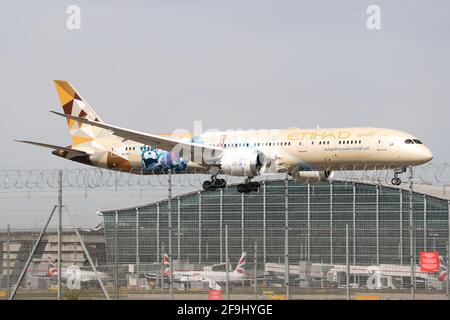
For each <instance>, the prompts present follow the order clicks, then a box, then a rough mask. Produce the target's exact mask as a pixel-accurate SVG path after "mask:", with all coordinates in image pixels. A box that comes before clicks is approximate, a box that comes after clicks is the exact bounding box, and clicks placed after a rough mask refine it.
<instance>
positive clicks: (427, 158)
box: [421, 146, 433, 162]
mask: <svg viewBox="0 0 450 320" xmlns="http://www.w3.org/2000/svg"><path fill="white" fill-rule="evenodd" d="M421 156H422V159H423V161H424V162H428V161H431V160H432V159H433V154H432V153H431V150H430V149H428V148H427V147H425V146H424V150H423V151H422V154H421Z"/></svg>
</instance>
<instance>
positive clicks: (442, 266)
mask: <svg viewBox="0 0 450 320" xmlns="http://www.w3.org/2000/svg"><path fill="white" fill-rule="evenodd" d="M447 277H448V270H447V267H446V263H445V261H444V258H443V257H442V256H441V255H439V276H438V280H439V281H441V282H444V281H445V280H446V279H447Z"/></svg>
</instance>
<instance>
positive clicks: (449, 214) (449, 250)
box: [447, 201, 450, 299]
mask: <svg viewBox="0 0 450 320" xmlns="http://www.w3.org/2000/svg"><path fill="white" fill-rule="evenodd" d="M447 206H448V212H447V220H448V224H447V232H448V235H447V299H450V274H449V272H450V201H448V202H447Z"/></svg>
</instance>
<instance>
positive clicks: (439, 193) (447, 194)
mask: <svg viewBox="0 0 450 320" xmlns="http://www.w3.org/2000/svg"><path fill="white" fill-rule="evenodd" d="M281 181H284V179H272V180H263V181H260V182H261V183H266V184H270V183H275V182H281ZM289 181H291V182H292V181H293V180H289ZM332 182H339V183H350V184H353V183H355V184H359V185H367V186H381V187H383V188H390V189H396V190H403V191H405V192H409V186H392V185H390V184H386V183H376V182H373V181H361V180H351V181H348V180H339V179H335V180H333V181H332ZM237 185H238V183H234V184H230V185H228V187H227V188H236V187H237ZM205 192H206V191H204V190H195V191H190V192H185V193H181V194H178V195H175V196H173V199H177V198H183V197H188V196H191V195H194V194H198V193H205ZM413 192H414V193H415V194H419V195H424V196H427V197H432V198H436V199H439V200H445V201H449V202H450V190H448V191H447V190H446V189H445V186H444V187H442V186H432V185H420V184H414V185H413ZM164 202H167V199H163V200H159V201H154V202H150V203H145V204H143V205H140V206H133V207H127V208H117V209H108V210H100V211H98V212H99V213H100V214H103V213H111V212H116V211H118V212H120V211H129V210H133V209H134V210H135V209H140V208H146V207H149V206H154V205H157V204H159V203H164Z"/></svg>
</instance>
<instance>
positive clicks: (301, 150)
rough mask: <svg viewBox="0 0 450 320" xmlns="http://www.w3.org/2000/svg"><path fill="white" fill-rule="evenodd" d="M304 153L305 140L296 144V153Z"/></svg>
mask: <svg viewBox="0 0 450 320" xmlns="http://www.w3.org/2000/svg"><path fill="white" fill-rule="evenodd" d="M306 151H307V143H306V140H300V141H299V142H298V152H306Z"/></svg>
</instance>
